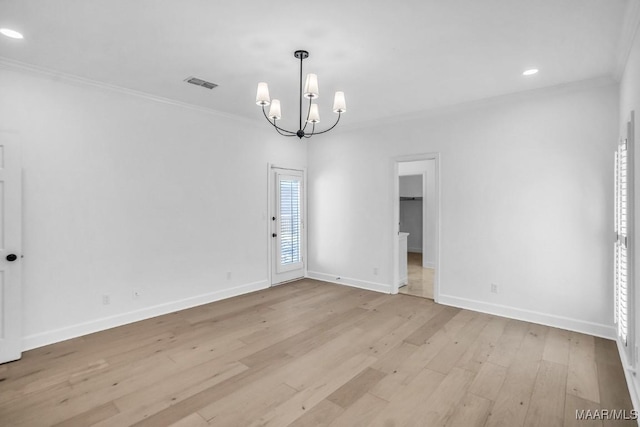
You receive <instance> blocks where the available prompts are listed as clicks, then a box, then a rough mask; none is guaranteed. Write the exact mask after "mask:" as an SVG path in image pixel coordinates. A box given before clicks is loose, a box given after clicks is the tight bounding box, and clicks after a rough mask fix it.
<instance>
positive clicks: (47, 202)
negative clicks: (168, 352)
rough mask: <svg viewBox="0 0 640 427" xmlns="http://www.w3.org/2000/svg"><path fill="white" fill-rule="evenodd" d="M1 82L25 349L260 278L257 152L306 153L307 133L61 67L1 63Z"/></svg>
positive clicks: (263, 252)
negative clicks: (16, 204) (281, 132)
mask: <svg viewBox="0 0 640 427" xmlns="http://www.w3.org/2000/svg"><path fill="white" fill-rule="evenodd" d="M187 89H189V90H191V89H190V88H188V87H186V85H185V90H187ZM0 93H2V96H1V97H0V117H2V121H1V124H0V127H1V128H2V130H10V131H14V132H18V133H19V138H20V140H21V145H22V157H23V167H24V187H23V192H24V212H23V213H24V222H23V227H24V233H23V234H24V242H23V244H24V246H23V248H24V251H23V253H24V256H25V257H24V259H23V286H24V336H25V347H26V348H32V347H36V346H40V345H43V344H46V343H49V342H54V341H58V340H61V339H65V338H68V337H71V336H77V335H81V334H84V333H87V332H90V331H94V330H99V329H104V328H107V327H111V326H115V325H118V324H122V323H125V322H129V321H133V320H138V319H141V318H145V317H149V316H153V315H157V314H160V313H164V312H168V311H173V310H176V309H180V308H184V307H186V306H190V305H195V304H200V303H205V302H208V301H212V300H215V299H219V298H222V297H227V296H231V295H235V294H238V293H243V292H248V291H251V290H255V289H260V288H263V287H265V286H267V243H268V237H267V232H266V227H267V222H266V208H267V184H266V182H267V163H268V162H274V163H276V164H279V165H283V166H285V165H291V166H295V167H302V166H306V165H305V161H306V160H305V159H306V146H305V145H304V144H303V143H301V142H299V141H297V140H296V141H293V140H292V139H285V138H281V137H279V136H277V135H275V134H274V133H271V132H270V131H271V129H270V128H269V127H268V126H266V125H265V126H261V127H258V126H253V125H252V124H250V123H247V122H246V121H242V120H233V119H230V118H228V117H222V116H219V115H215V114H212V113H210V112H203V111H197V110H194V109H189V108H185V107H182V106H177V105H171V104H169V103H163V102H158V101H154V100H150V99H145V98H143V97H140V96H133V95H128V94H125V93H121V92H118V91H114V90H110V89H104V88H100V87H95V86H91V85H86V84H81V83H77V82H73V81H69V80H66V79H60V78H57V77H48V76H44V75H34V74H31V73H26V72H17V71H14V70H6V69H5V70H0ZM212 96H215V95H213V93H212ZM247 102H251V99H247ZM256 114H258V112H257V111H256ZM227 272H231V278H230V279H228V278H227ZM133 289H138V290H140V291H141V297H140V298H139V299H136V300H134V299H133V298H132V290H133ZM103 294H109V295H110V297H111V304H110V305H103V304H102V295H103Z"/></svg>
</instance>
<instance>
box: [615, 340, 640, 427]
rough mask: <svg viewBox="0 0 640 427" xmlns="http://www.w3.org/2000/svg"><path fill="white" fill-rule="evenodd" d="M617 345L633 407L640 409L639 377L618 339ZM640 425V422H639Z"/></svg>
mask: <svg viewBox="0 0 640 427" xmlns="http://www.w3.org/2000/svg"><path fill="white" fill-rule="evenodd" d="M616 345H617V346H618V354H620V361H621V362H622V370H623V371H624V378H625V379H626V380H627V388H628V389H629V396H630V397H631V403H632V404H633V409H635V410H636V411H638V410H640V390H639V386H640V384H638V378H637V377H636V375H635V372H634V370H633V368H632V367H631V365H630V364H629V361H628V360H627V353H626V352H625V351H624V348H622V344H621V343H620V340H618V339H616ZM638 425H640V422H639V423H638Z"/></svg>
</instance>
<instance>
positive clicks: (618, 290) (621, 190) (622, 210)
mask: <svg viewBox="0 0 640 427" xmlns="http://www.w3.org/2000/svg"><path fill="white" fill-rule="evenodd" d="M627 164H628V159H627V141H626V140H625V141H623V142H622V143H621V144H620V145H618V149H617V151H616V153H615V189H614V191H615V232H616V242H615V254H614V263H615V265H614V284H615V286H614V292H615V295H614V297H615V323H616V329H617V333H618V337H619V338H620V340H621V341H622V342H623V343H624V344H625V345H627V342H628V336H629V332H628V298H627V296H628V280H627V279H628V261H627V255H628V250H627V242H628V234H627V200H628V191H627V189H628V182H627Z"/></svg>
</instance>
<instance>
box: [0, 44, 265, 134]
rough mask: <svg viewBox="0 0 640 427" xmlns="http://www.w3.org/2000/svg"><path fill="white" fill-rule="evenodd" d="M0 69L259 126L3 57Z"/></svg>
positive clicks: (1, 57) (256, 125)
mask: <svg viewBox="0 0 640 427" xmlns="http://www.w3.org/2000/svg"><path fill="white" fill-rule="evenodd" d="M0 68H2V69H5V70H9V71H14V72H15V71H19V72H24V73H29V74H33V75H36V76H39V77H49V78H54V79H56V80H62V81H64V82H65V83H70V84H75V85H80V86H91V87H94V88H98V89H102V90H106V91H110V92H117V93H120V94H123V95H128V96H134V97H137V98H143V99H146V100H149V101H153V102H159V103H161V104H169V105H174V106H177V107H182V108H187V109H190V110H195V111H199V112H201V113H206V114H212V115H214V116H217V117H221V118H225V119H229V120H236V121H240V122H242V123H244V124H247V125H251V126H254V127H258V126H259V125H258V123H257V122H256V121H255V120H251V119H248V118H246V117H242V116H238V115H235V114H229V113H225V112H222V111H219V110H214V109H213V108H209V107H204V106H202V105H196V104H191V103H188V102H183V101H178V100H176V99H171V98H165V97H162V96H158V95H153V94H151V93H147V92H142V91H139V90H134V89H128V88H125V87H122V86H117V85H113V84H109V83H104V82H100V81H97V80H91V79H87V78H85V77H80V76H76V75H74V74H68V73H63V72H61V71H55V70H52V69H49V68H43V67H38V66H35V65H31V64H27V63H24V62H20V61H16V60H13V59H9V58H6V57H3V56H0Z"/></svg>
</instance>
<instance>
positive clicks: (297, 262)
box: [271, 169, 305, 285]
mask: <svg viewBox="0 0 640 427" xmlns="http://www.w3.org/2000/svg"><path fill="white" fill-rule="evenodd" d="M273 173H274V179H273V184H274V187H275V188H274V192H273V194H274V195H275V200H273V205H272V215H271V238H272V239H271V240H272V252H271V253H272V257H271V258H272V269H271V284H273V285H275V284H278V283H283V282H287V281H290V280H294V279H298V278H300V277H304V270H305V269H304V255H305V254H304V248H305V246H304V243H305V227H304V206H305V204H304V174H303V172H302V171H298V170H290V169H273Z"/></svg>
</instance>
